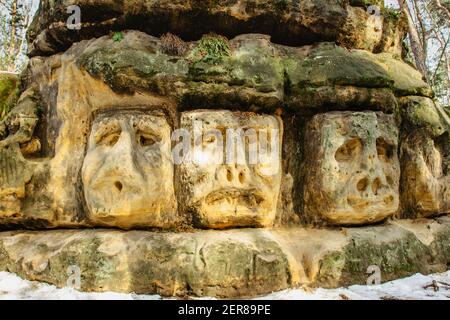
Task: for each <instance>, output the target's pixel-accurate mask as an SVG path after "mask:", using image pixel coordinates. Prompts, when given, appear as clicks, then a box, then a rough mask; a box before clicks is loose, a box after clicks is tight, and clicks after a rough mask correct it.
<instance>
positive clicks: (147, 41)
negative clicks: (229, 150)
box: [67, 31, 432, 109]
mask: <svg viewBox="0 0 450 320" xmlns="http://www.w3.org/2000/svg"><path fill="white" fill-rule="evenodd" d="M122 34H123V39H120V40H116V39H115V38H114V37H113V36H105V37H101V38H98V39H95V40H90V41H88V42H81V43H79V44H77V45H75V46H74V47H73V48H72V49H71V50H69V51H68V53H67V55H69V56H71V55H74V56H76V57H77V58H76V60H77V61H76V62H77V64H78V66H79V67H80V68H82V69H84V70H86V71H87V72H88V73H89V74H90V75H91V76H93V77H96V78H99V79H102V80H103V81H104V82H105V83H106V84H108V85H109V86H110V87H111V88H112V89H113V90H115V91H117V92H120V93H133V92H136V91H148V92H153V93H156V94H158V95H168V96H172V97H174V98H176V99H177V100H178V101H180V102H181V104H183V105H186V106H190V105H196V106H197V107H199V106H207V105H211V104H215V105H217V104H218V105H221V106H222V107H231V106H233V105H236V104H243V105H249V106H251V105H256V106H261V107H266V108H272V107H273V108H275V107H280V106H282V105H287V106H288V107H292V108H294V109H298V108H301V109H302V108H306V109H307V108H316V107H321V106H323V105H324V104H326V103H330V102H333V101H335V100H339V101H335V102H336V103H339V102H341V103H342V104H343V105H345V103H349V104H350V105H352V104H355V105H357V104H361V105H363V104H365V105H366V106H367V105H369V107H370V106H371V105H373V106H375V105H376V104H377V103H378V104H380V106H379V107H380V108H381V109H383V105H384V104H392V103H393V101H392V100H393V98H392V97H393V96H394V95H396V96H403V95H419V96H420V95H422V96H427V97H431V96H432V92H431V89H430V88H429V86H428V85H427V84H426V83H425V82H424V81H423V80H422V77H421V75H420V73H419V72H418V71H416V70H415V69H414V68H413V67H411V66H409V65H408V64H406V63H404V62H403V61H401V60H400V59H398V58H397V57H396V56H395V55H389V54H371V53H369V52H366V51H363V50H348V49H344V48H341V47H339V46H336V45H335V44H333V43H319V44H316V45H313V46H304V47H301V48H295V47H288V46H282V45H276V44H273V43H272V42H271V41H270V37H268V36H264V35H241V36H239V37H236V38H234V39H232V40H227V39H226V38H224V37H221V36H217V35H208V36H205V37H204V38H202V40H200V41H199V42H189V43H184V42H182V43H179V44H178V42H177V45H181V46H182V47H183V50H181V51H180V52H182V54H181V55H180V54H179V52H178V51H177V50H175V49H173V48H172V49H171V50H175V51H172V52H168V51H167V50H166V49H165V48H166V47H167V45H168V44H167V43H164V44H163V43H162V42H161V41H160V39H158V38H155V37H151V36H148V35H146V34H144V33H140V32H135V31H127V32H123V33H122ZM177 41H181V40H180V39H178V40H177ZM169 47H170V45H169ZM174 52H175V53H174Z"/></svg>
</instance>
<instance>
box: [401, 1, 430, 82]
mask: <svg viewBox="0 0 450 320" xmlns="http://www.w3.org/2000/svg"><path fill="white" fill-rule="evenodd" d="M397 2H398V5H399V6H400V9H402V10H403V12H404V13H405V14H406V16H407V18H408V34H409V41H410V42H411V50H412V53H413V55H414V60H415V62H416V67H417V69H418V70H419V71H420V73H422V75H423V77H424V79H425V80H426V81H427V82H428V76H427V67H426V64H425V61H426V59H425V54H424V51H423V47H422V44H421V41H420V36H419V32H418V31H417V28H416V26H415V24H414V20H413V18H412V15H411V10H410V9H409V7H408V4H407V3H405V2H406V0H397Z"/></svg>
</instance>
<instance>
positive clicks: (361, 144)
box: [304, 112, 400, 225]
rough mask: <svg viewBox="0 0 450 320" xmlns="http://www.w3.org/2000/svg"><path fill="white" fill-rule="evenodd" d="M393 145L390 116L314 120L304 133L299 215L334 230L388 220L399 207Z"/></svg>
mask: <svg viewBox="0 0 450 320" xmlns="http://www.w3.org/2000/svg"><path fill="white" fill-rule="evenodd" d="M397 141H398V130H397V126H396V124H395V122H394V119H393V116H392V115H386V114H383V113H378V112H354V113H353V112H330V113H324V114H318V115H316V116H314V117H313V118H312V119H311V120H310V122H309V123H308V125H307V127H306V133H305V144H306V145H305V157H306V163H305V166H304V168H305V169H304V170H306V171H305V173H304V174H305V186H304V201H305V213H306V214H307V215H308V216H310V217H311V218H312V219H313V220H315V221H317V220H320V218H322V220H326V221H328V222H329V223H332V224H338V225H339V224H340V225H352V224H365V223H370V222H376V221H380V220H382V219H384V218H386V217H388V216H390V215H392V214H394V213H395V212H396V211H397V210H398V206H399V195H398V188H399V177H400V167H399V160H398V156H397V144H398V142H397Z"/></svg>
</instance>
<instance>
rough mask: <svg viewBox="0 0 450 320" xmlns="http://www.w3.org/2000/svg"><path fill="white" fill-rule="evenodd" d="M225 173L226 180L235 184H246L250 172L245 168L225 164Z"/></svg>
mask: <svg viewBox="0 0 450 320" xmlns="http://www.w3.org/2000/svg"><path fill="white" fill-rule="evenodd" d="M223 175H224V177H225V179H226V181H227V182H228V183H230V184H233V185H244V184H245V183H246V182H247V180H248V176H247V175H248V173H247V170H245V168H237V167H233V166H225V167H224V168H223Z"/></svg>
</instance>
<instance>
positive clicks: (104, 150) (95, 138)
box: [81, 110, 178, 228]
mask: <svg viewBox="0 0 450 320" xmlns="http://www.w3.org/2000/svg"><path fill="white" fill-rule="evenodd" d="M170 135H171V128H170V126H169V124H168V122H167V120H166V119H165V115H164V114H163V113H159V114H158V113H152V112H145V111H143V110H139V111H136V110H122V111H117V110H116V111H113V112H108V111H105V112H104V113H101V114H99V115H97V117H96V119H95V120H94V122H93V125H92V129H91V134H90V136H89V141H88V147H87V151H86V156H85V158H84V161H83V167H82V173H81V175H82V181H83V190H84V195H85V200H86V204H87V207H88V210H89V219H90V220H91V221H92V222H94V223H97V224H100V225H106V226H116V227H122V228H131V227H136V226H137V227H143V226H148V227H160V228H168V227H173V226H174V225H175V224H176V222H177V220H178V219H177V216H176V213H177V205H176V200H175V192H174V186H173V180H174V176H173V165H172V155H171V139H170Z"/></svg>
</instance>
